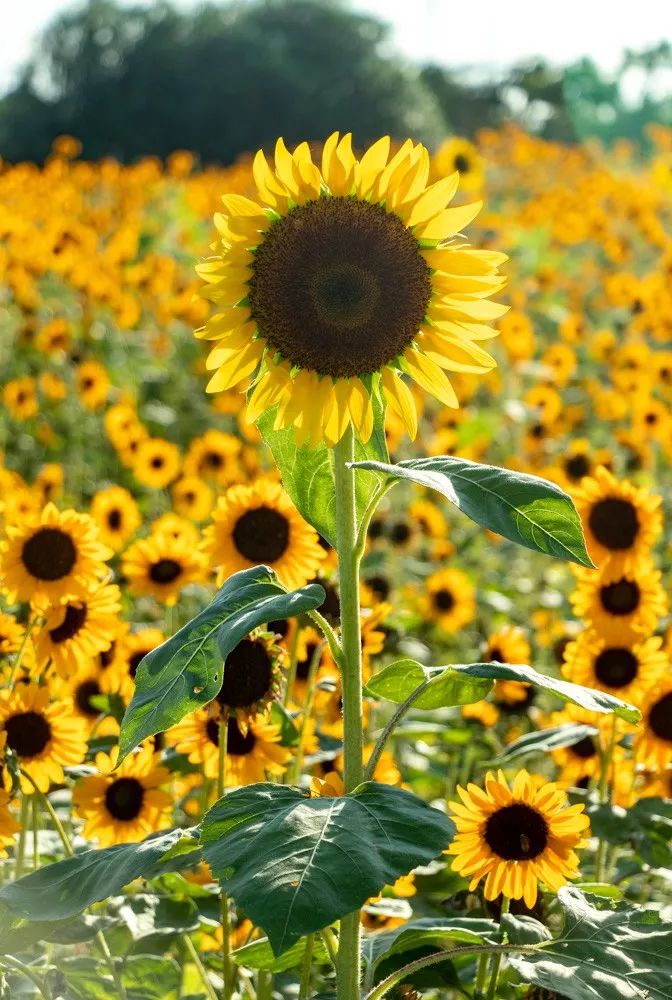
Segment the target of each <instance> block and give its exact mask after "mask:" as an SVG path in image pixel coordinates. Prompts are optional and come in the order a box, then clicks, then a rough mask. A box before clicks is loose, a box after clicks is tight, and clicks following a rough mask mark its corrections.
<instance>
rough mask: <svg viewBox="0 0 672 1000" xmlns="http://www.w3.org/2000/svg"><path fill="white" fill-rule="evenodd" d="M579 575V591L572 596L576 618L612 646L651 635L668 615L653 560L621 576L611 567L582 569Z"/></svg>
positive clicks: (576, 571) (579, 570)
mask: <svg viewBox="0 0 672 1000" xmlns="http://www.w3.org/2000/svg"><path fill="white" fill-rule="evenodd" d="M575 574H576V577H577V579H578V587H577V588H576V590H575V591H574V593H573V594H572V595H571V602H572V608H573V610H574V614H575V615H576V617H577V618H582V619H584V620H585V621H587V622H588V624H589V625H590V626H592V627H593V628H594V629H595V630H596V631H597V632H599V633H600V634H601V635H603V636H605V638H608V639H609V640H610V641H612V642H616V641H617V642H629V641H631V640H632V639H633V636H636V635H650V634H651V633H652V632H654V631H655V629H656V626H657V624H658V621H659V619H660V618H662V616H663V615H664V614H665V613H666V611H667V596H666V594H665V591H664V590H663V587H662V584H661V574H660V572H659V571H658V570H656V569H655V568H654V566H653V563H652V562H651V561H650V560H646V561H645V562H641V563H640V564H639V565H638V567H637V569H636V570H628V571H627V572H625V573H623V574H622V575H617V576H613V575H612V574H611V573H610V572H609V567H608V566H606V567H605V569H604V570H603V571H600V572H596V571H595V570H590V569H583V568H582V567H579V568H578V569H576V570H575Z"/></svg>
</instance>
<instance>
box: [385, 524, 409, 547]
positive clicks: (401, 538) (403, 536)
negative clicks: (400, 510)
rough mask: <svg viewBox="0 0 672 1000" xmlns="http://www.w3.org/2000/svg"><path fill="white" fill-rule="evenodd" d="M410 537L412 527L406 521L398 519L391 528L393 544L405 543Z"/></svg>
mask: <svg viewBox="0 0 672 1000" xmlns="http://www.w3.org/2000/svg"><path fill="white" fill-rule="evenodd" d="M410 537H411V528H410V525H408V524H406V522H405V521H397V523H396V524H393V525H392V528H391V530H390V541H391V542H392V544H393V545H405V543H406V542H407V541H408V539H409V538H410Z"/></svg>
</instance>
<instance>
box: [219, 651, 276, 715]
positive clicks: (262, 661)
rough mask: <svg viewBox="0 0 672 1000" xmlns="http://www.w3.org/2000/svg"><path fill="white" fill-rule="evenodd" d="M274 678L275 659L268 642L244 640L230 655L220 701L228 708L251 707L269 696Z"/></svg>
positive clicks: (225, 668)
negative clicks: (269, 650)
mask: <svg viewBox="0 0 672 1000" xmlns="http://www.w3.org/2000/svg"><path fill="white" fill-rule="evenodd" d="M272 681H273V660H272V658H271V656H270V655H269V652H268V650H267V649H266V646H265V645H264V643H263V642H260V641H259V640H255V639H243V640H242V642H239V643H238V645H237V646H236V647H235V649H232V650H231V652H230V653H229V655H228V656H227V658H226V661H225V663H224V680H223V682H222V688H221V691H220V692H219V694H218V695H217V701H218V702H219V704H220V705H225V706H226V707H227V708H234V709H235V708H249V707H251V706H252V705H254V704H255V702H257V701H260V700H261V699H262V698H265V697H266V696H267V695H268V693H269V690H270V688H271V683H272Z"/></svg>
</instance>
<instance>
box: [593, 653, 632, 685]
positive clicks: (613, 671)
mask: <svg viewBox="0 0 672 1000" xmlns="http://www.w3.org/2000/svg"><path fill="white" fill-rule="evenodd" d="M594 669H595V676H596V677H597V679H598V681H599V682H600V683H601V684H605V685H606V686H607V687H613V688H622V687H626V685H628V684H630V683H631V682H632V681H634V679H635V677H636V676H637V671H638V670H639V660H638V659H637V657H636V656H635V654H634V653H633V652H632V650H630V649H626V648H625V647H622V646H610V647H608V648H607V649H603V650H602V652H601V653H600V654H599V656H597V658H596V659H595V667H594Z"/></svg>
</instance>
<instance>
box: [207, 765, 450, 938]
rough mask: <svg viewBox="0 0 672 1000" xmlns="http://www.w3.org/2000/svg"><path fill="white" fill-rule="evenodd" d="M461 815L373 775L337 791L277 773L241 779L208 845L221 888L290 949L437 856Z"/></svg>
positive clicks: (217, 809)
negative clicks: (304, 786) (307, 786)
mask: <svg viewBox="0 0 672 1000" xmlns="http://www.w3.org/2000/svg"><path fill="white" fill-rule="evenodd" d="M453 830H454V827H453V824H452V823H451V821H450V820H449V819H448V818H447V817H446V816H445V815H444V814H443V813H440V812H439V811H438V810H436V809H432V808H431V807H430V806H428V805H426V803H424V802H422V801H421V800H420V799H418V798H416V797H415V796H414V795H411V794H410V792H406V791H403V790H402V789H400V788H394V787H391V786H389V785H381V784H378V783H377V782H365V783H364V784H362V785H360V786H359V787H358V788H356V789H355V791H354V792H351V793H350V794H349V795H344V796H341V797H338V798H309V797H308V796H306V795H304V794H302V793H301V792H299V791H297V790H296V789H295V788H288V787H286V786H282V785H273V784H270V783H264V784H258V785H251V786H250V787H249V788H241V789H238V790H236V791H234V792H231V793H230V794H229V795H226V796H225V797H224V798H223V799H220V801H219V802H218V803H217V804H216V805H215V806H213V808H212V809H211V810H210V812H209V813H208V814H207V816H206V817H205V819H204V821H203V829H202V840H203V854H204V857H205V859H206V861H207V862H208V864H209V865H210V867H211V868H212V870H213V872H214V873H215V875H216V876H217V877H218V878H219V879H220V882H221V885H222V888H223V889H224V891H225V892H226V893H227V894H228V895H231V896H233V898H234V899H235V901H236V903H238V905H239V906H241V907H242V909H243V910H244V911H245V913H246V914H247V916H248V917H250V919H251V920H252V921H253V922H254V923H255V924H258V925H259V926H260V927H263V929H264V930H265V932H266V934H267V935H268V939H269V941H270V943H271V947H272V949H273V953H274V954H275V955H281V954H282V953H283V952H285V951H286V950H287V949H288V948H291V946H292V944H293V943H294V942H295V941H296V940H297V939H298V938H299V937H301V936H302V935H303V934H310V933H312V932H313V931H317V930H320V929H321V928H322V927H326V926H327V925H328V924H330V923H332V921H334V920H337V919H339V918H340V917H342V916H344V915H345V914H347V913H352V911H353V910H356V909H358V908H359V907H360V906H362V904H363V903H364V902H366V900H367V899H368V898H369V897H370V896H375V895H377V894H378V893H379V892H380V891H381V889H382V888H383V886H384V885H387V884H390V883H392V882H394V881H395V880H396V879H397V878H398V877H399V876H400V875H404V874H407V873H408V872H410V871H411V869H413V868H415V867H416V866H417V865H419V864H424V863H426V862H428V861H431V860H432V859H433V858H435V857H436V856H437V855H439V854H440V853H441V851H443V850H444V849H445V848H446V847H447V846H448V844H449V843H450V840H451V838H452V834H453Z"/></svg>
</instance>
